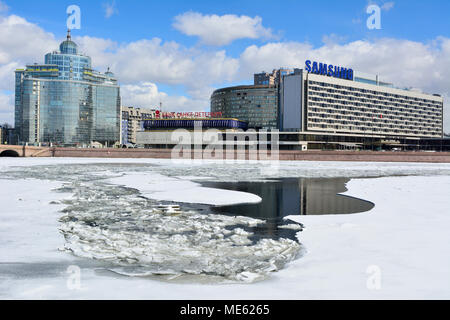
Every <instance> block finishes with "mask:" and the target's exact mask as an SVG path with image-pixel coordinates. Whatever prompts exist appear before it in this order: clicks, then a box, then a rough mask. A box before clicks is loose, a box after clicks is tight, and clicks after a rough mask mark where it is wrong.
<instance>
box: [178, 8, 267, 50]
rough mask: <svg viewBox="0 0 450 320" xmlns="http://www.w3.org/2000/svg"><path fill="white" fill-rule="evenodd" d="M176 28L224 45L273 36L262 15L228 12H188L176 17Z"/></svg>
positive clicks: (205, 40) (206, 40) (210, 43)
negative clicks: (220, 13)
mask: <svg viewBox="0 0 450 320" xmlns="http://www.w3.org/2000/svg"><path fill="white" fill-rule="evenodd" d="M173 26H174V28H175V29H177V30H179V31H181V32H182V33H184V34H186V35H188V36H198V37H199V38H200V39H201V41H202V42H203V43H205V44H208V45H215V46H223V45H227V44H230V43H231V42H233V41H234V40H237V39H244V38H249V39H259V38H263V39H268V38H273V34H272V30H271V29H270V28H265V27H263V25H262V19H261V17H258V16H256V17H254V18H252V17H249V16H244V15H242V16H237V15H234V14H227V15H223V16H218V15H215V14H213V15H202V14H201V13H198V12H186V13H183V14H181V15H178V16H176V17H175V22H174V23H173Z"/></svg>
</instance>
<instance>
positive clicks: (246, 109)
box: [211, 85, 278, 129]
mask: <svg viewBox="0 0 450 320" xmlns="http://www.w3.org/2000/svg"><path fill="white" fill-rule="evenodd" d="M211 112H221V113H222V117H223V118H236V119H239V120H243V121H245V122H247V123H248V126H249V127H250V128H256V129H275V128H277V127H278V88H277V87H273V86H266V85H255V86H237V87H229V88H223V89H219V90H216V91H214V92H213V94H212V96H211Z"/></svg>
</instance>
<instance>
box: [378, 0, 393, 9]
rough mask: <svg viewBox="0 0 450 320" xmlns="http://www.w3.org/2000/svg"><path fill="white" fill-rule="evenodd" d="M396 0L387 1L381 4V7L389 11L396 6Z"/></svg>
mask: <svg viewBox="0 0 450 320" xmlns="http://www.w3.org/2000/svg"><path fill="white" fill-rule="evenodd" d="M394 4H395V3H394V2H393V1H390V2H386V3H384V4H383V5H382V6H381V9H383V10H385V11H389V10H391V9H392V8H393V7H394Z"/></svg>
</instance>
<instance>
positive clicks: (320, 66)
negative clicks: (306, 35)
mask: <svg viewBox="0 0 450 320" xmlns="http://www.w3.org/2000/svg"><path fill="white" fill-rule="evenodd" d="M305 66H306V68H305V69H306V71H308V72H310V73H315V74H320V75H323V76H329V77H335V78H340V79H346V80H353V69H348V68H343V67H337V66H333V65H332V64H328V65H327V64H326V63H318V62H315V61H314V62H311V60H306V61H305Z"/></svg>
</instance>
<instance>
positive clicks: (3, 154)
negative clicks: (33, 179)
mask: <svg viewBox="0 0 450 320" xmlns="http://www.w3.org/2000/svg"><path fill="white" fill-rule="evenodd" d="M0 157H14V158H16V157H20V155H19V153H18V152H17V151H15V150H4V151H2V152H0Z"/></svg>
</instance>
